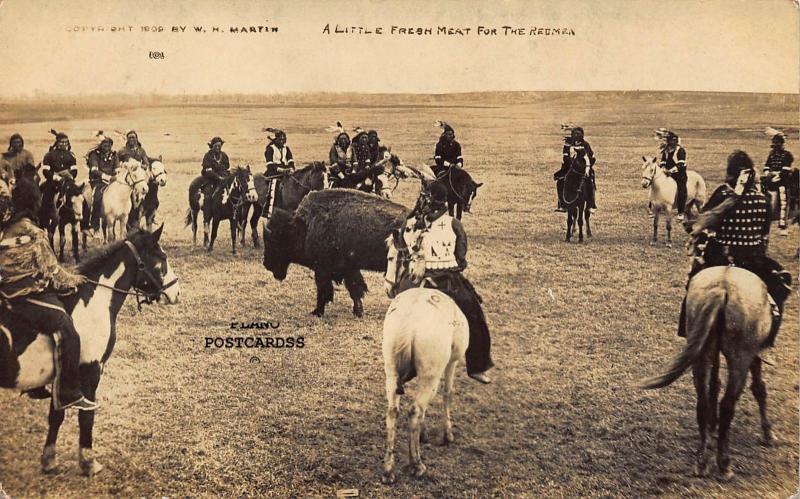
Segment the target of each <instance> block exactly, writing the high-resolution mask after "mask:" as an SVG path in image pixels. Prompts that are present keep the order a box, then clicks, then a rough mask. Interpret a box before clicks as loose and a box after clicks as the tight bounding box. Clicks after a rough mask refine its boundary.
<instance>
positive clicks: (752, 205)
mask: <svg viewBox="0 0 800 499" xmlns="http://www.w3.org/2000/svg"><path fill="white" fill-rule="evenodd" d="M734 195H735V193H734V191H733V189H732V188H731V187H730V186H729V185H727V184H723V185H721V186H719V187H718V188H717V190H716V191H714V193H713V194H712V195H711V198H710V199H709V200H708V203H707V204H706V206H704V207H703V211H707V210H709V209H710V208H713V207H715V206H717V205H719V204H720V203H722V202H723V201H724V200H725V199H727V198H729V197H731V196H734ZM769 224H770V218H769V204H768V202H767V198H766V196H764V194H762V193H761V192H759V191H758V190H756V189H755V188H750V189H748V190H747V191H745V192H744V194H742V195H741V196H740V197H739V200H738V201H737V202H736V205H735V206H734V207H733V208H732V209H731V210H730V211H728V212H727V213H725V215H724V216H723V218H722V221H721V223H720V226H719V228H718V229H717V235H716V240H717V242H719V243H720V244H724V245H727V246H735V247H755V246H760V245H762V244H763V243H764V242H765V238H766V236H767V235H768V234H769Z"/></svg>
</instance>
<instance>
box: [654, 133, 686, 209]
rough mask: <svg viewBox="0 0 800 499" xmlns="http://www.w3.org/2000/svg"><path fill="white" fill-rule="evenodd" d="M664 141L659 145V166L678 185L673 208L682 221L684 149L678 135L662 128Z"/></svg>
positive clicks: (684, 204) (684, 195) (684, 203)
mask: <svg viewBox="0 0 800 499" xmlns="http://www.w3.org/2000/svg"><path fill="white" fill-rule="evenodd" d="M663 137H664V141H665V142H664V143H663V144H662V145H661V163H660V164H661V168H663V169H664V172H665V173H666V174H667V175H669V176H670V177H672V179H673V180H674V181H675V183H676V184H677V185H678V194H677V196H676V198H675V208H676V209H677V210H678V221H683V212H684V210H685V209H686V197H687V192H686V180H687V177H686V149H684V148H683V146H681V145H680V139H679V138H678V136H677V135H676V134H675V133H673V132H671V131H669V130H663Z"/></svg>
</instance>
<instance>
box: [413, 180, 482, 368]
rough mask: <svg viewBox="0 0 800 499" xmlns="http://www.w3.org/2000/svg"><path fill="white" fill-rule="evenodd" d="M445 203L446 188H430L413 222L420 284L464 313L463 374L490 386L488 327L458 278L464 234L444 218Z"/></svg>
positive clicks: (473, 297) (456, 222)
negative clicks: (419, 234) (421, 267)
mask: <svg viewBox="0 0 800 499" xmlns="http://www.w3.org/2000/svg"><path fill="white" fill-rule="evenodd" d="M446 202H447V188H446V187H445V186H444V185H442V184H438V183H434V184H432V185H431V187H430V198H429V201H428V203H427V209H426V210H424V214H423V215H422V216H421V217H420V218H418V219H417V223H416V225H417V227H418V228H421V229H422V230H423V231H424V232H423V234H424V235H423V238H422V242H421V244H422V249H423V252H424V255H425V278H424V281H423V282H425V283H426V286H429V287H433V288H436V289H438V290H439V291H441V292H443V293H445V294H447V295H448V296H449V297H450V298H452V299H453V301H455V302H456V305H458V307H459V308H460V309H461V311H462V312H464V315H465V316H466V317H467V322H468V323H469V347H468V348H467V354H466V360H467V374H468V375H469V376H470V377H471V378H473V379H475V380H477V381H479V382H481V383H491V379H489V377H488V376H486V374H485V373H486V371H488V370H489V369H491V368H492V367H493V366H494V363H493V362H492V358H491V352H490V349H491V338H490V336H489V326H488V325H487V324H486V317H485V316H484V315H483V310H482V309H481V301H482V300H481V297H480V296H479V295H478V293H477V292H476V291H475V288H474V287H473V286H472V284H471V283H470V282H469V281H468V280H467V278H466V277H464V275H463V274H462V271H463V270H464V269H465V268H467V259H466V256H467V234H466V233H465V232H464V227H463V226H462V225H461V222H460V221H459V220H458V219H456V218H453V217H451V216H448V215H447V205H446Z"/></svg>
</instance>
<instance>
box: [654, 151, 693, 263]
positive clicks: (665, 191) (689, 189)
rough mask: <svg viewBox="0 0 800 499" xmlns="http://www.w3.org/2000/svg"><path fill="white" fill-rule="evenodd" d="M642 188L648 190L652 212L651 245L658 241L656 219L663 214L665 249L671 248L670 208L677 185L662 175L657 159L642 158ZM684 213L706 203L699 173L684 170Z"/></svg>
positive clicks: (673, 202) (676, 192)
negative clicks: (664, 221) (665, 236)
mask: <svg viewBox="0 0 800 499" xmlns="http://www.w3.org/2000/svg"><path fill="white" fill-rule="evenodd" d="M642 161H643V162H644V164H643V165H642V188H643V189H647V188H648V187H649V188H650V206H651V207H652V210H653V239H652V240H651V241H650V244H651V245H655V244H656V243H657V241H658V218H659V215H660V214H661V213H662V212H663V213H664V215H665V216H666V218H667V238H666V241H665V243H666V245H667V247H669V248H671V247H672V206H673V205H674V204H675V196H676V195H677V194H678V184H677V183H676V182H675V180H673V179H672V178H670V177H669V176H667V174H666V173H664V170H663V169H662V168H661V167H660V166H659V165H658V159H657V158H655V157H654V158H652V159H650V158H646V157H644V156H642ZM686 177H687V178H686V213H687V214H688V213H689V212H690V211H691V208H692V206H695V207H696V208H697V210H700V208H701V207H702V206H703V205H704V204H705V202H706V182H705V181H704V180H703V177H701V176H700V174H699V173H697V172H696V171H693V170H686Z"/></svg>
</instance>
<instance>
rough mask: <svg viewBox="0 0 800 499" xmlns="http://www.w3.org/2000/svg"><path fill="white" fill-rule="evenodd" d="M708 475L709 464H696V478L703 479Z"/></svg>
mask: <svg viewBox="0 0 800 499" xmlns="http://www.w3.org/2000/svg"><path fill="white" fill-rule="evenodd" d="M707 474H708V463H706V464H696V465H695V467H694V476H696V477H699V478H703V477H705V476H706V475H707Z"/></svg>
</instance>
